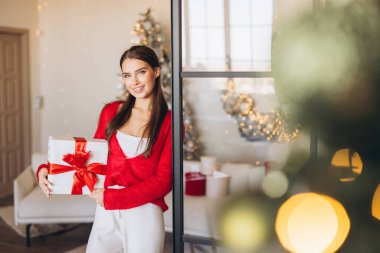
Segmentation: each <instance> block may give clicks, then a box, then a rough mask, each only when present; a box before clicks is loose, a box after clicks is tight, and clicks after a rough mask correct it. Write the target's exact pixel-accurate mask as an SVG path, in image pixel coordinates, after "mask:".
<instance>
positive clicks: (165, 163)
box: [94, 101, 172, 211]
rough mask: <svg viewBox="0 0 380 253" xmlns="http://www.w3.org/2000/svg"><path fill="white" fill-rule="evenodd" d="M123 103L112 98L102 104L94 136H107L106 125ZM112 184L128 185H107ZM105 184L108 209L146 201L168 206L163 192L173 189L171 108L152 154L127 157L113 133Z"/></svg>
mask: <svg viewBox="0 0 380 253" xmlns="http://www.w3.org/2000/svg"><path fill="white" fill-rule="evenodd" d="M120 103H122V102H121V101H116V102H112V103H109V104H107V105H106V106H105V107H104V108H103V110H102V112H101V114H100V118H99V123H98V128H97V130H96V133H95V136H94V138H98V139H106V135H105V130H106V127H107V125H108V123H109V122H110V121H111V120H112V119H113V118H114V117H115V116H116V114H117V110H118V106H119V105H120ZM111 185H120V186H124V187H125V188H123V189H108V188H107V187H108V186H111ZM104 188H105V191H104V207H105V209H107V210H114V209H129V208H133V207H137V206H141V205H144V204H146V203H153V204H155V205H158V206H160V207H161V208H162V210H163V211H166V210H167V209H168V206H167V205H166V203H165V201H164V196H165V195H166V194H168V193H169V192H170V191H171V189H172V127H171V111H169V112H168V113H167V114H166V115H165V118H164V121H163V123H162V125H161V128H160V132H159V134H158V137H157V140H156V142H155V143H154V145H153V147H152V152H151V154H150V156H149V158H145V157H144V156H143V155H142V154H141V155H138V156H136V157H132V158H128V157H126V156H125V154H124V152H123V151H122V149H121V148H120V145H119V143H118V141H117V138H116V133H114V134H113V135H112V136H111V138H110V140H109V155H108V161H107V175H106V180H105V182H104Z"/></svg>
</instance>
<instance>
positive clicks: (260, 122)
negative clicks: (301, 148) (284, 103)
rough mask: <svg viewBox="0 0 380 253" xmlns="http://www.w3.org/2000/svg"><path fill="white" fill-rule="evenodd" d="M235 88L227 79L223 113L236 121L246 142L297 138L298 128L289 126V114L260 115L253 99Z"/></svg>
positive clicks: (230, 80) (282, 140)
mask: <svg viewBox="0 0 380 253" xmlns="http://www.w3.org/2000/svg"><path fill="white" fill-rule="evenodd" d="M235 86H236V85H235V83H234V82H233V80H232V78H229V79H228V80H227V84H226V90H225V91H224V93H223V94H222V96H221V100H222V103H223V109H224V110H225V112H226V113H227V114H228V115H230V116H232V117H234V118H235V119H236V123H237V125H238V127H239V132H240V135H241V136H242V137H244V138H245V139H247V140H248V141H261V140H264V141H278V142H289V141H291V140H292V139H294V138H295V137H296V136H298V134H299V126H295V125H292V124H291V120H290V119H291V117H290V114H289V113H287V112H284V111H271V112H268V113H261V112H259V111H257V110H255V106H256V102H255V99H254V98H253V97H252V96H251V95H249V94H243V93H237V92H236V91H235Z"/></svg>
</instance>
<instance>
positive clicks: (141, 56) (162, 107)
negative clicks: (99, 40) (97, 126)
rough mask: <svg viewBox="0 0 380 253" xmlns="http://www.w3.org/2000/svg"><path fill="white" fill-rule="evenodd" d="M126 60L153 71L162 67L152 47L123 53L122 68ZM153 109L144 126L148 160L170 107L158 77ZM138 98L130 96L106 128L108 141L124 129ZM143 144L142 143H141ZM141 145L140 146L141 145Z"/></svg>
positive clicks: (133, 49) (140, 46) (133, 48)
mask: <svg viewBox="0 0 380 253" xmlns="http://www.w3.org/2000/svg"><path fill="white" fill-rule="evenodd" d="M126 59H138V60H141V61H144V62H146V63H148V64H149V65H150V66H151V67H152V68H153V69H156V68H159V67H160V62H159V60H158V57H157V55H156V53H155V52H154V51H153V49H151V48H150V47H147V46H143V45H138V46H132V47H131V48H129V49H128V50H127V51H125V52H124V53H123V55H122V56H121V58H120V68H121V67H122V64H123V62H124V61H125V60H126ZM152 95H153V107H152V113H151V116H150V120H149V122H148V123H147V124H146V125H145V126H144V127H145V128H144V131H143V137H144V136H148V137H149V140H148V145H147V147H146V150H145V151H144V153H143V155H144V156H145V157H146V158H148V157H149V156H150V154H151V152H152V147H153V145H154V143H155V142H156V140H157V137H158V134H159V132H160V128H161V125H162V122H163V121H164V118H165V115H166V113H167V112H168V110H169V109H168V105H167V103H166V101H165V98H164V94H163V92H162V88H161V81H160V77H159V76H158V77H156V81H155V84H154V88H153V93H152ZM135 101H136V98H135V97H134V96H132V95H131V94H129V95H128V97H127V99H126V101H125V102H124V103H123V105H122V107H121V108H120V111H119V112H118V113H117V115H116V116H115V117H114V118H113V119H112V120H111V121H110V123H109V124H108V126H107V128H106V137H107V140H109V139H110V138H111V136H112V135H113V133H114V132H115V131H116V130H117V129H119V128H120V127H122V126H123V125H124V124H125V123H126V122H127V121H128V120H129V118H130V117H131V113H132V108H133V106H134V105H135ZM140 144H141V141H140ZM140 144H139V145H140Z"/></svg>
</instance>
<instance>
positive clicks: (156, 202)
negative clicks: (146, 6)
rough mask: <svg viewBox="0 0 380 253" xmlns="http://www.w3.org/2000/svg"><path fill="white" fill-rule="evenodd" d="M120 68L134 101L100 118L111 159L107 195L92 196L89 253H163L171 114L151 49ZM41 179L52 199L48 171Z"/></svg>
mask: <svg viewBox="0 0 380 253" xmlns="http://www.w3.org/2000/svg"><path fill="white" fill-rule="evenodd" d="M120 67H121V71H122V79H123V82H124V84H125V85H126V87H127V89H128V91H129V93H130V95H129V96H128V98H127V100H126V101H125V102H121V101H117V102H112V103H110V104H107V105H106V106H105V107H104V108H103V110H102V112H101V115H100V118H99V124H98V128H97V130H96V133H95V138H99V139H106V140H108V141H109V155H108V164H107V175H106V180H105V183H104V189H95V190H94V191H93V192H92V194H90V195H89V196H90V197H91V198H93V199H94V200H95V201H96V203H97V204H98V205H97V209H96V214H95V220H94V224H93V227H92V230H91V234H90V238H89V242H88V245H87V252H89V253H97V252H99V253H102V252H104V253H109V252H128V253H139V252H143V253H159V252H162V250H163V244H164V237H165V230H164V221H163V211H166V210H167V209H168V206H167V205H166V203H165V201H164V196H165V195H166V194H167V193H169V191H170V190H171V187H172V183H171V174H172V168H171V154H172V147H171V146H172V145H171V142H172V140H171V136H172V130H171V112H170V111H169V110H168V106H167V104H166V102H165V99H164V96H163V93H162V90H161V85H160V78H159V76H160V64H159V60H158V58H157V55H156V54H155V53H154V51H153V50H152V49H151V48H149V47H146V46H133V47H131V48H130V49H128V50H127V51H125V52H124V54H123V55H122V57H121V59H120ZM37 175H38V178H39V185H40V187H41V188H42V190H43V191H44V192H45V194H46V195H47V196H49V195H50V194H51V191H50V189H49V186H50V182H49V181H48V180H47V178H46V176H47V169H46V168H45V169H41V170H39V171H37Z"/></svg>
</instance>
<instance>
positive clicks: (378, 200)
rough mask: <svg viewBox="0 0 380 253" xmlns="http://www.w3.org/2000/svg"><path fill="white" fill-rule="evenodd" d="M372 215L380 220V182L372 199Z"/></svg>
mask: <svg viewBox="0 0 380 253" xmlns="http://www.w3.org/2000/svg"><path fill="white" fill-rule="evenodd" d="M372 216H373V217H375V218H376V219H378V220H380V184H379V185H378V186H377V188H376V191H375V194H374V195H373V199H372Z"/></svg>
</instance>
